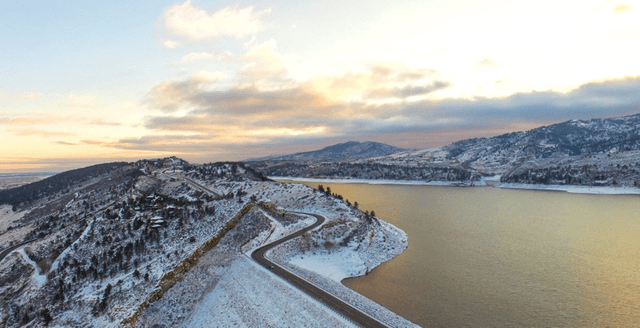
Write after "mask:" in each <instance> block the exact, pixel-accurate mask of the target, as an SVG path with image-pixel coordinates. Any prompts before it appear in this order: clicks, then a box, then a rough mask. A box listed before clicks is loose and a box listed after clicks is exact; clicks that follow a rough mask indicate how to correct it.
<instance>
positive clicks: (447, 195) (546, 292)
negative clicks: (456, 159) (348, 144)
mask: <svg viewBox="0 0 640 328" xmlns="http://www.w3.org/2000/svg"><path fill="white" fill-rule="evenodd" d="M305 184H307V185H309V186H312V187H317V186H318V184H323V185H324V186H325V187H327V186H329V187H331V190H332V192H334V193H338V194H341V195H343V196H344V197H345V199H349V200H350V201H351V202H352V203H353V202H354V201H357V202H358V203H359V205H360V208H361V209H363V210H374V211H375V213H376V215H377V216H378V217H380V218H381V219H383V220H386V221H388V222H390V223H392V224H394V225H396V226H397V227H399V228H401V229H402V230H404V231H405V232H406V233H407V234H408V235H409V247H408V248H407V250H406V251H405V252H404V253H402V254H401V255H399V256H398V257H396V258H394V259H393V260H391V261H389V262H386V263H383V264H382V265H380V266H379V267H377V268H375V269H374V270H373V271H372V272H371V273H370V274H369V275H367V276H363V277H357V278H351V279H346V280H344V281H343V283H344V284H345V285H346V286H348V287H349V288H352V289H354V290H356V291H357V292H359V293H361V294H363V295H365V296H367V297H369V298H371V299H373V300H374V301H376V302H378V303H380V304H382V305H384V306H385V307H387V308H389V309H391V310H392V311H394V312H396V313H398V314H400V315H402V316H404V317H405V318H407V319H409V320H411V321H413V322H415V323H417V324H419V325H421V326H425V327H607V326H610V327H638V326H639V325H640V197H639V196H623V195H616V196H608V195H579V194H569V193H562V192H547V191H528V190H503V189H497V188H491V187H479V188H457V187H432V186H408V185H367V184H340V183H317V182H314V183H310V182H305Z"/></svg>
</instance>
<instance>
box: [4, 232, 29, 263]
mask: <svg viewBox="0 0 640 328" xmlns="http://www.w3.org/2000/svg"><path fill="white" fill-rule="evenodd" d="M35 240H38V238H35V239H30V240H27V241H24V242H21V243H20V244H18V245H13V246H11V247H9V248H7V249H5V250H4V251H2V252H0V261H2V260H3V259H4V257H5V256H7V255H9V253H11V252H13V251H14V250H16V249H18V248H20V247H22V246H24V245H26V244H28V243H30V242H32V241H35Z"/></svg>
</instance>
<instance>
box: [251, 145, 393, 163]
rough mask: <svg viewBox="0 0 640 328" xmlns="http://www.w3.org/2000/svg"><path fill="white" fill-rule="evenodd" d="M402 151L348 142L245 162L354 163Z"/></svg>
mask: <svg viewBox="0 0 640 328" xmlns="http://www.w3.org/2000/svg"><path fill="white" fill-rule="evenodd" d="M403 150H404V149H401V148H397V147H394V146H391V145H387V144H383V143H379V142H373V141H367V142H357V141H349V142H345V143H340V144H336V145H333V146H329V147H325V148H322V149H320V150H315V151H309V152H304V153H295V154H290V155H282V156H269V157H264V158H256V159H250V160H247V162H261V161H269V162H282V161H294V162H315V163H318V162H347V161H355V160H358V159H363V158H370V157H377V156H386V155H390V154H394V153H397V152H400V151H403Z"/></svg>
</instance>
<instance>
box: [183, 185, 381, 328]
mask: <svg viewBox="0 0 640 328" xmlns="http://www.w3.org/2000/svg"><path fill="white" fill-rule="evenodd" d="M184 179H185V180H186V181H188V182H190V183H191V184H193V185H195V186H197V187H199V188H201V189H202V190H205V191H207V192H210V193H211V194H213V195H216V196H218V197H220V195H219V194H218V193H216V192H214V191H213V190H211V189H209V188H207V187H205V186H203V185H201V184H199V183H197V182H195V181H193V180H191V179H189V178H187V177H184ZM294 213H298V214H304V215H309V216H313V217H315V218H316V222H315V223H314V224H312V225H310V226H308V227H306V228H304V229H301V230H298V231H297V232H294V233H293V234H290V235H288V236H286V237H284V238H281V239H278V240H276V241H274V242H271V243H269V244H267V245H264V246H262V247H260V248H258V249H256V250H255V251H253V252H252V253H251V258H252V259H253V260H254V261H256V262H258V263H259V264H260V265H262V266H263V267H265V268H267V269H268V270H270V271H271V272H273V273H274V274H276V275H278V276H280V277H281V278H282V279H284V280H286V281H287V282H289V283H290V284H291V285H293V286H294V287H296V288H298V289H300V290H302V291H303V292H305V293H307V294H308V295H309V296H311V297H313V298H315V299H317V300H318V301H320V302H322V303H324V304H325V305H326V306H328V307H329V308H331V309H333V310H334V311H336V312H337V313H338V314H340V315H342V316H344V317H346V318H349V319H350V320H351V321H353V322H355V323H356V324H359V325H360V326H362V327H367V328H369V327H372V328H377V327H380V328H386V327H387V326H386V325H384V324H382V323H380V322H379V321H377V320H376V319H374V318H372V317H370V316H369V315H367V314H365V313H363V312H362V311H360V310H358V309H356V308H354V307H353V306H351V305H349V304H347V303H345V302H343V301H342V300H340V299H339V298H337V297H335V296H333V295H331V294H329V293H327V292H325V291H324V290H322V289H320V288H318V287H316V286H314V285H312V284H311V283H309V282H307V281H306V280H304V279H302V278H300V277H298V276H297V275H295V274H293V273H291V272H289V271H287V270H286V269H284V268H283V267H281V266H280V265H278V264H277V263H275V262H272V261H270V260H268V259H267V258H266V257H265V256H264V254H265V253H266V252H267V251H268V250H270V249H271V248H273V247H275V246H278V245H280V244H282V243H284V242H286V241H287V240H291V239H293V238H295V237H298V236H300V235H302V234H304V233H305V232H307V231H309V230H312V229H315V228H316V227H318V226H319V225H321V224H322V223H324V221H325V218H324V217H323V216H321V215H318V214H313V213H304V212H294Z"/></svg>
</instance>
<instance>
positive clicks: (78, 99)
mask: <svg viewBox="0 0 640 328" xmlns="http://www.w3.org/2000/svg"><path fill="white" fill-rule="evenodd" d="M95 100H96V96H94V95H90V94H85V95H81V96H79V95H76V94H73V93H71V94H69V96H68V97H67V100H66V101H64V102H62V104H63V105H65V106H69V107H77V108H92V107H93V102H94V101H95Z"/></svg>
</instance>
